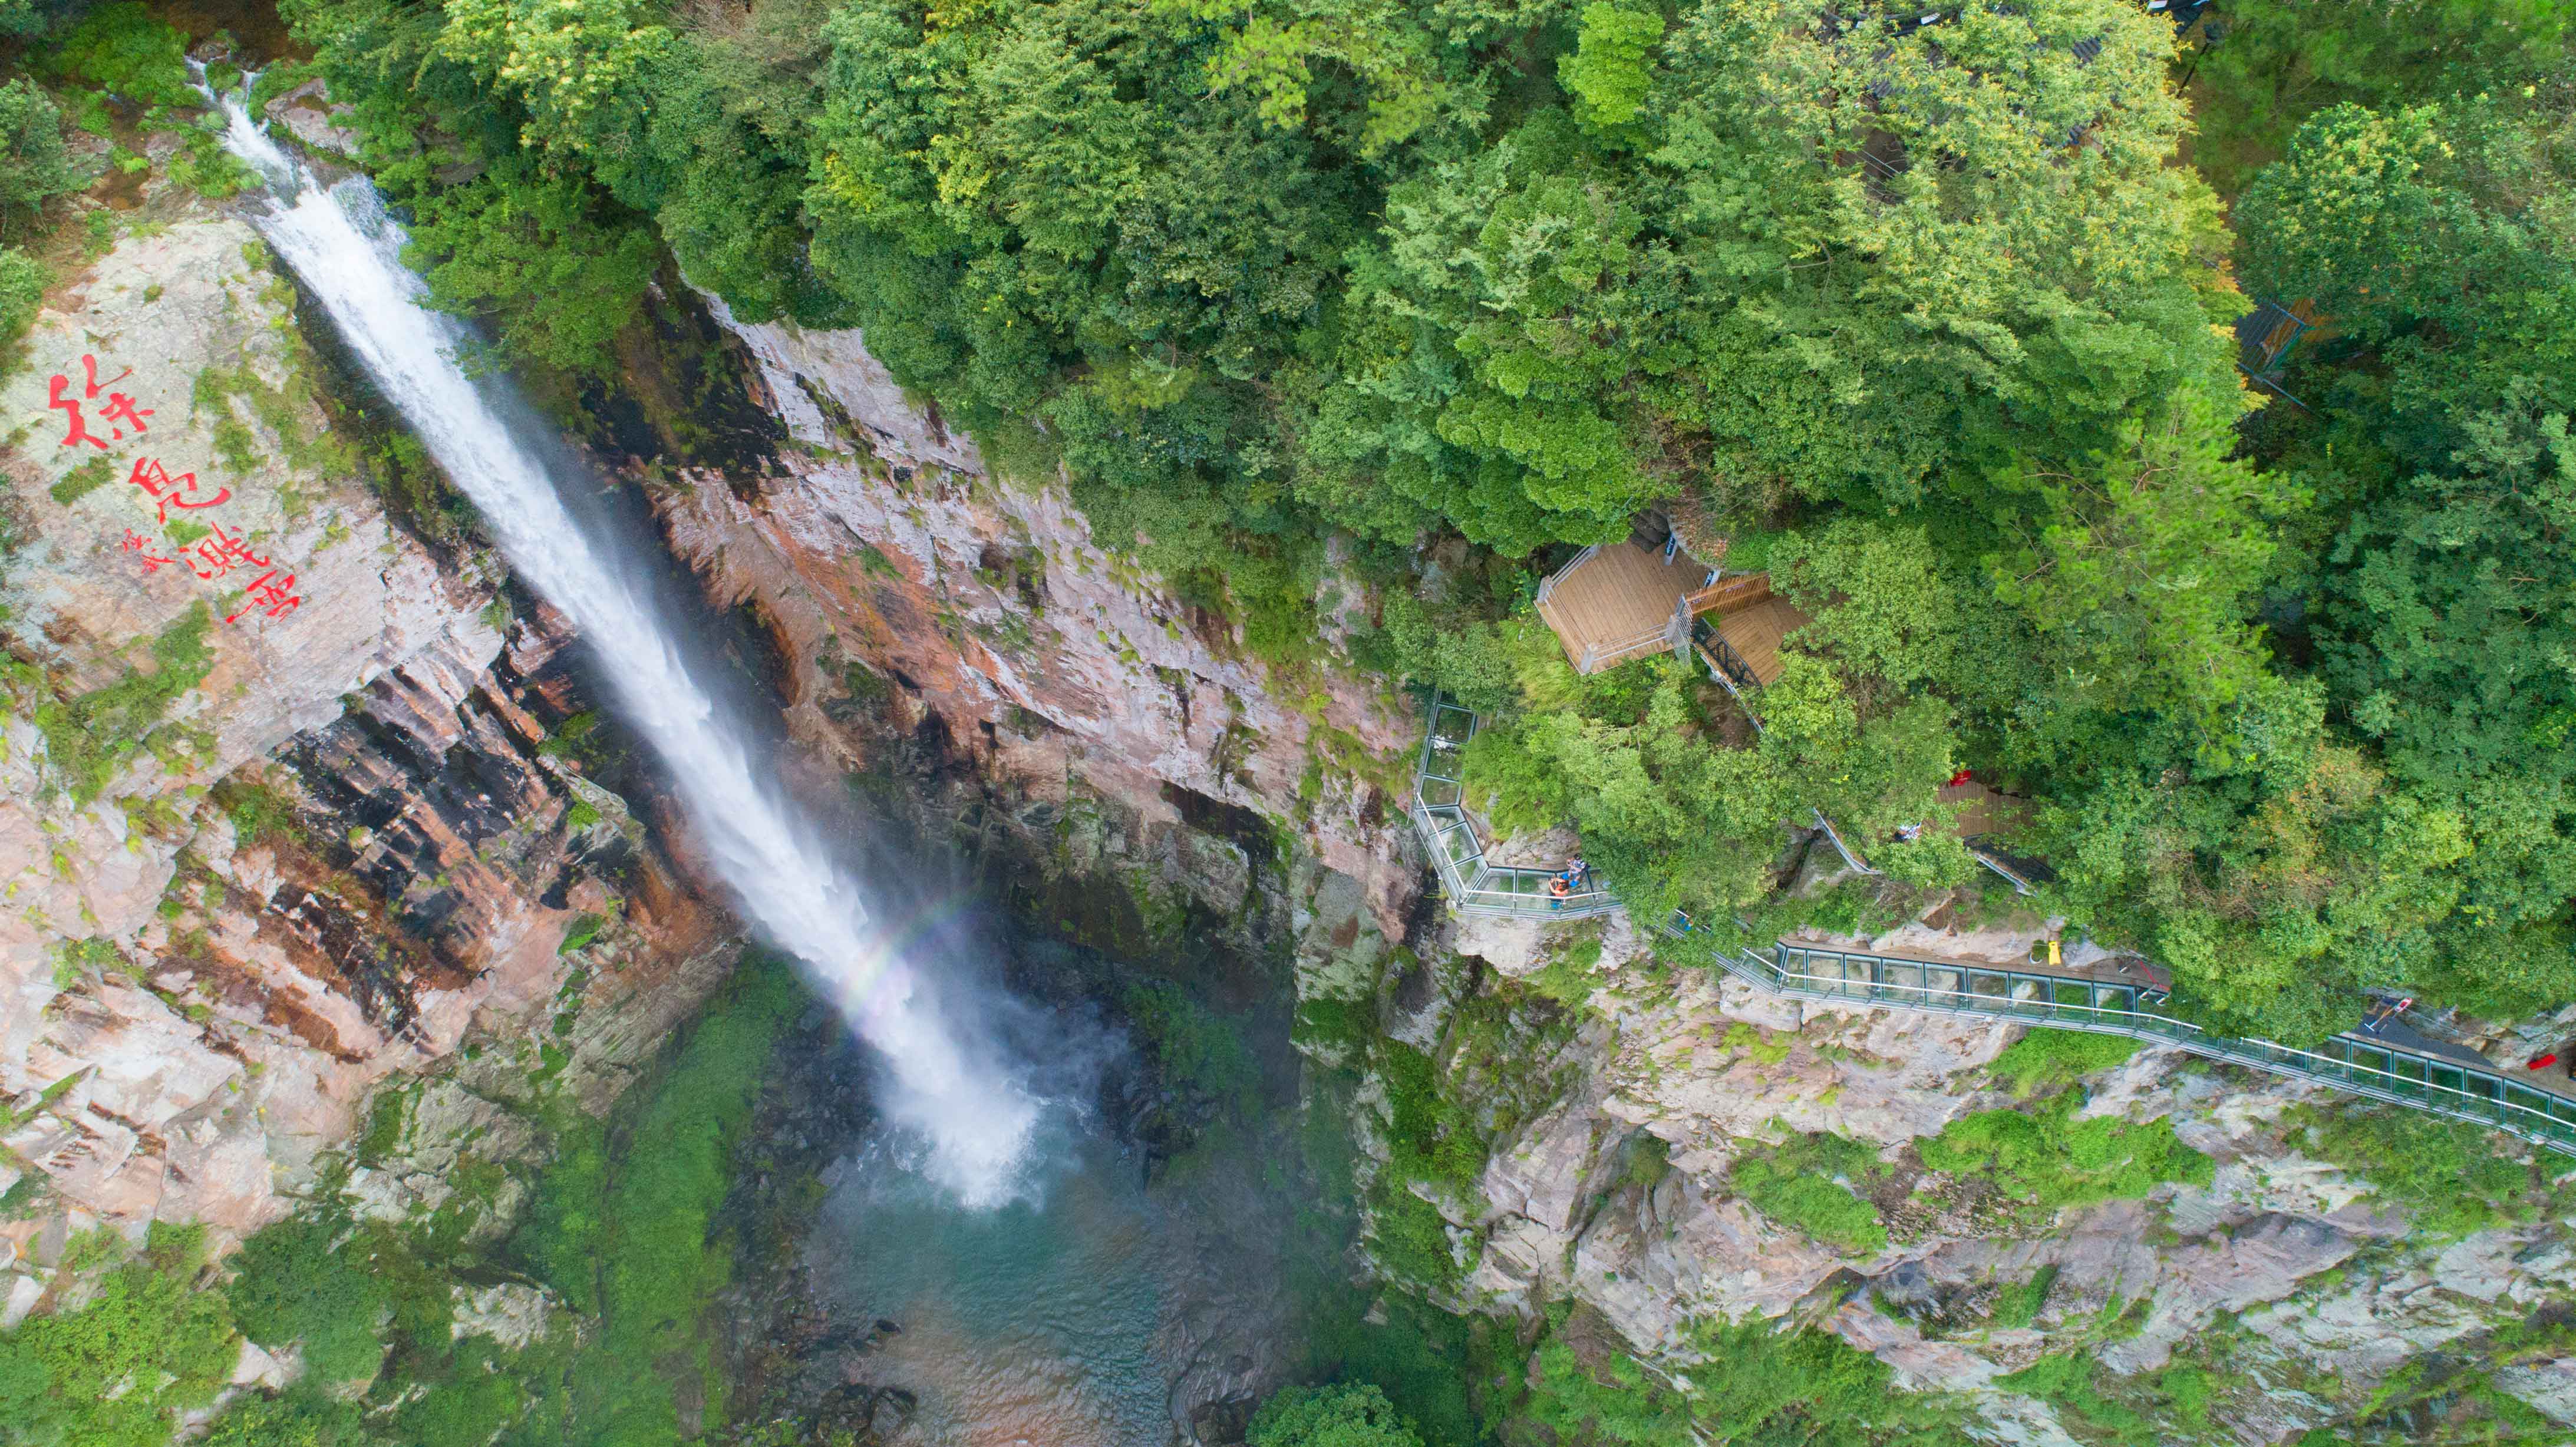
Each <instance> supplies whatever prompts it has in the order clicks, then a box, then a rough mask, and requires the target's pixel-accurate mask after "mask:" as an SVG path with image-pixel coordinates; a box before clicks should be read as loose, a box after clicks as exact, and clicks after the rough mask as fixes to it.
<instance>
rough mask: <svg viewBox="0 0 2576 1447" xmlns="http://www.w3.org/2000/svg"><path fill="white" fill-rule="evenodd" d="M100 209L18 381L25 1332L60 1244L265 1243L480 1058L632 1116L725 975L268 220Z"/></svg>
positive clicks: (13, 748)
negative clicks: (319, 319)
mask: <svg viewBox="0 0 2576 1447" xmlns="http://www.w3.org/2000/svg"><path fill="white" fill-rule="evenodd" d="M156 144H157V142H156ZM101 214H105V215H109V216H111V217H113V218H114V219H116V220H118V222H119V227H118V229H120V230H121V231H122V233H123V234H122V239H120V240H118V241H117V242H116V243H115V244H114V245H113V247H112V248H110V249H108V250H106V251H105V252H104V254H102V255H99V256H98V257H96V259H95V260H94V261H92V262H91V263H90V264H88V265H87V266H86V267H85V268H84V269H83V270H81V271H80V272H79V273H77V274H76V275H74V276H72V277H70V278H69V279H68V280H67V281H66V282H65V283H64V284H63V285H62V286H61V287H59V288H58V289H57V290H56V292H55V293H54V294H53V295H51V296H49V297H48V298H47V304H46V307H45V310H44V312H43V313H42V315H41V316H40V317H39V318H38V320H37V322H36V325H35V328H34V331H33V333H32V334H31V335H30V337H29V338H28V339H27V341H26V343H25V344H24V351H23V353H22V356H23V361H22V363H21V364H20V365H18V366H17V367H15V368H14V369H12V370H10V371H9V372H8V373H7V374H6V375H5V377H0V429H5V433H4V434H0V435H5V437H6V446H5V448H0V475H4V476H5V483H6V486H5V491H0V519H5V523H6V527H5V529H0V541H5V551H0V645H5V649H6V655H7V658H6V683H5V702H6V714H5V717H0V898H5V900H6V908H5V909H0V1097H5V1099H6V1109H5V1111H0V1147H5V1151H0V1191H5V1195H0V1217H5V1218H6V1219H5V1220H0V1265H6V1266H10V1267H12V1268H14V1269H15V1274H13V1275H12V1276H11V1277H10V1278H9V1281H8V1282H6V1283H0V1286H5V1288H6V1289H5V1297H6V1301H7V1304H8V1313H9V1317H10V1319H12V1320H14V1319H15V1316H16V1315H20V1314H23V1313H24V1312H25V1311H26V1310H27V1309H28V1308H29V1307H31V1306H32V1305H33V1304H34V1303H35V1301H36V1300H38V1299H39V1297H40V1296H41V1294H42V1291H43V1289H44V1283H45V1281H46V1280H47V1279H48V1277H49V1275H50V1270H49V1268H50V1267H51V1265H52V1263H53V1262H54V1261H55V1260H56V1259H57V1258H58V1254H59V1252H60V1251H61V1249H62V1247H63V1244H64V1242H65V1240H66V1239H67V1238H68V1236H69V1235H71V1234H72V1233H74V1232H78V1231H82V1230H86V1229H89V1228H91V1227H93V1226H106V1227H109V1228H112V1229H116V1230H118V1231H121V1232H123V1233H125V1234H127V1235H129V1236H137V1237H139V1236H140V1234H141V1233H142V1231H143V1229H144V1227H145V1226H146V1225H147V1224H148V1223H150V1222H152V1221H155V1220H162V1221H188V1220H195V1221H202V1222H205V1223H206V1224H207V1225H209V1226H210V1227H211V1228H212V1229H213V1230H214V1232H215V1235H216V1239H217V1241H218V1243H221V1242H224V1241H228V1240H230V1239H233V1238H237V1237H238V1236H240V1235H241V1234H244V1233H247V1232H248V1231H251V1230H253V1229H256V1228H257V1227H258V1226H260V1225H262V1224H265V1223H266V1222H268V1221H270V1220H272V1219H274V1218H276V1217H277V1216H278V1215H280V1214H282V1213H283V1212H284V1211H285V1210H286V1209H287V1206H288V1203H289V1201H290V1200H291V1198H292V1197H293V1196H294V1194H295V1193H296V1192H298V1191H299V1190H301V1189H302V1188H303V1187H304V1186H305V1185H306V1184H307V1183H308V1182H309V1181H310V1180H311V1178H312V1173H313V1170H314V1168H315V1163H316V1159H317V1157H318V1156H319V1155H320V1154H321V1153H322V1152H324V1151H326V1150H329V1149H332V1148H334V1147H338V1146H340V1145H342V1144H344V1143H345V1142H347V1141H348V1140H349V1138H350V1137H351V1136H352V1134H353V1133H354V1132H355V1131H356V1130H357V1129H358V1127H359V1125H360V1123H361V1113H362V1111H363V1110H364V1108H365V1104H366V1102H367V1100H368V1097H369V1094H370V1092H371V1091H372V1090H373V1089H374V1088H375V1087H376V1086H377V1085H378V1084H379V1083H381V1082H383V1081H386V1080H387V1079H388V1078H392V1077H397V1076H401V1075H404V1074H407V1073H410V1072H416V1071H419V1070H422V1069H424V1068H425V1067H428V1066H430V1065H433V1064H437V1063H441V1062H447V1061H451V1060H453V1059H454V1058H455V1057H456V1056H457V1055H458V1053H459V1051H460V1048H461V1047H462V1046H464V1045H465V1044H466V1042H467V1041H468V1040H469V1037H472V1038H475V1039H482V1040H496V1041H501V1042H505V1043H509V1044H511V1046H512V1048H510V1049H506V1050H500V1051H494V1052H491V1053H489V1054H487V1055H486V1057H485V1061H484V1063H483V1064H482V1065H480V1066H478V1070H479V1071H480V1072H481V1073H482V1074H483V1075H484V1076H486V1077H493V1078H491V1079H488V1080H487V1081H486V1082H485V1084H484V1086H483V1088H484V1089H486V1090H487V1091H496V1092H506V1091H507V1090H508V1089H509V1088H510V1087H509V1084H508V1082H507V1081H505V1080H501V1079H499V1078H498V1076H499V1075H500V1074H506V1073H508V1072H510V1071H515V1072H517V1074H518V1075H519V1076H521V1077H525V1076H528V1075H530V1074H533V1073H538V1072H543V1073H544V1074H545V1075H546V1076H547V1077H548V1078H553V1077H564V1078H566V1079H567V1080H568V1082H569V1083H571V1084H572V1085H573V1086H574V1087H575V1088H576V1089H577V1090H579V1091H582V1092H585V1093H587V1094H588V1095H590V1096H591V1097H592V1098H594V1099H596V1098H600V1097H604V1096H605V1095H607V1094H609V1093H612V1092H613V1090H614V1089H615V1087H616V1085H617V1083H618V1081H619V1079H620V1078H621V1074H622V1072H623V1071H624V1070H625V1068H626V1067H627V1066H628V1065H630V1064H632V1063H633V1062H634V1061H636V1060H638V1059H640V1058H641V1056H642V1055H643V1054H644V1053H645V1052H647V1051H649V1050H650V1049H651V1048H652V1047H653V1045H654V1044H656V1043H657V1042H658V1041H659V1039H660V1038H661V1037H662V1035H663V1034H664V1033H666V1032H667V1030H668V1028H669V1027H670V1025H671V1024H672V1023H674V1022H675V1021H676V1020H677V1019H678V1018H680V1017H681V1016H682V1015H684V1014H685V1013H686V1012H687V1011H688V1010H689V1009H690V1008H691V1007H692V1006H693V1005H694V1003H695V1001H696V1000H697V999H698V998H699V997H700V996H701V995H702V994H703V992H704V990H705V989H706V988H708V987H709V986H711V984H712V982H713V981H714V980H715V979H716V978H718V977H720V976H721V974H722V972H723V970H724V968H725V967H726V965H727V963H728V962H729V960H730V958H731V956H730V953H729V950H730V946H729V945H728V944H727V943H726V942H725V941H726V935H727V933H728V931H729V926H728V924H727V922H726V921H725V920H724V918H723V917H722V915H721V914H720V913H719V912H717V911H714V910H711V909H709V908H708V907H707V906H706V905H704V904H702V903H700V902H699V900H698V898H697V896H696V893H695V892H694V890H692V889H691V888H690V887H689V886H688V885H687V884H686V882H685V877H684V875H683V874H682V873H681V872H680V871H679V870H678V869H677V868H676V867H675V866H674V865H673V864H672V862H671V861H670V860H669V859H668V858H667V857H666V856H665V854H664V853H663V851H662V848H661V846H660V845H659V844H658V843H657V842H656V841H657V839H659V838H660V837H661V833H660V831H656V830H651V829H647V828H645V827H643V825H642V824H640V823H639V822H638V821H637V820H636V819H635V818H634V817H633V816H632V815H631V814H630V811H629V810H628V808H627V806H626V804H625V803H624V801H623V800H622V799H621V798H620V796H619V795H618V794H616V793H613V792H611V791H609V790H608V789H605V788H602V787H600V785H599V784H598V783H597V782H595V781H593V780H592V779H590V778H588V777H586V776H585V773H584V771H583V767H582V765H581V764H580V762H579V761H578V760H577V759H576V758H575V757H573V756H572V755H570V754H567V753H564V752H562V751H561V750H560V748H559V747H558V746H557V745H555V744H552V743H550V742H549V733H550V730H551V729H552V728H553V727H554V726H555V725H556V724H558V723H559V722H561V721H563V720H565V719H566V718H569V717H573V716H575V715H577V714H578V713H580V711H581V710H582V709H583V708H584V707H585V705H584V704H583V703H582V701H581V696H580V695H581V684H580V681H579V679H578V677H577V675H576V673H575V670H574V667H573V661H572V658H571V656H570V653H569V651H568V650H567V648H566V646H565V645H566V642H567V639H566V635H565V631H564V629H563V628H562V626H561V625H560V623H559V621H557V620H554V619H552V618H549V617H543V616H539V617H533V618H514V617H513V616H512V613H511V610H510V609H509V607H508V606H507V605H506V604H505V603H502V602H499V601H496V598H495V593H494V586H493V584H494V581H495V580H497V578H498V577H499V576H500V570H499V569H498V568H497V567H496V566H495V565H494V563H493V562H492V560H490V559H488V558H484V557H478V556H475V555H474V554H472V553H471V551H470V550H467V549H464V548H462V547H459V546H453V545H451V546H448V547H445V548H444V549H441V548H437V547H433V546H430V545H426V544H424V543H423V542H422V541H421V540H420V538H419V537H417V536H415V535H414V533H413V532H412V531H409V530H407V529H406V528H405V527H404V526H402V525H401V524H399V523H398V522H397V521H396V520H395V519H393V518H391V517H389V516H388V514H387V510H386V507H385V505H384V504H383V503H382V502H381V501H380V499H379V495H378V492H377V490H376V488H375V487H373V486H371V485H370V484H369V483H368V482H367V481H366V480H365V479H366V476H367V475H368V474H369V472H370V468H371V466H372V464H370V465H362V457H361V453H362V451H363V450H364V449H365V448H366V447H367V446H368V445H370V444H371V442H372V441H373V439H371V438H370V437H368V436H367V435H366V434H365V433H364V432H363V431H360V432H351V431H350V430H348V429H347V428H346V427H342V426H339V425H336V424H335V418H339V417H344V416H346V415H348V413H349V412H350V411H351V410H353V409H354V410H362V409H363V408H364V406H365V399H364V398H363V397H359V398H356V399H355V400H354V401H353V402H352V403H350V404H348V405H347V406H344V407H343V408H342V410H341V411H339V412H334V411H333V410H331V409H330V408H328V407H326V406H325V401H326V399H327V398H329V397H331V396H334V395H337V394H338V393H340V392H345V390H346V386H347V381H348V379H346V378H339V377H335V376H334V375H332V374H331V372H330V369H329V366H328V364H327V362H326V360H325V359H324V358H323V357H322V356H319V355H317V354H316V352H315V350H314V348H313V347H312V346H311V345H309V344H308V342H307V340H306V334H305V333H304V332H303V331H302V330H301V329H300V326H299V322H298V317H297V299H296V294H295V292H294V289H293V287H292V285H291V284H290V282H289V281H288V280H287V279H286V278H284V277H282V276H281V275H279V274H278V272H277V271H276V270H275V269H273V268H272V267H271V266H270V265H269V263H268V260H267V257H266V254H265V252H264V249H263V248H262V247H261V246H260V245H259V243H258V241H257V239H256V237H255V236H254V234H253V232H252V231H251V230H250V228H249V227H247V226H246V225H244V224H242V223H241V222H240V221H238V220H235V219H231V218H229V217H227V216H225V215H224V214H222V213H220V212H219V211H218V210H217V209H216V208H214V207H212V206H209V205H208V204H206V203H204V202H202V201H200V200H197V199H195V198H193V197H191V196H189V195H188V194H187V193H184V192H180V191H177V190H176V189H175V188H170V187H167V186H158V185H156V186H152V187H148V188H147V189H146V191H145V192H144V193H143V196H142V198H141V204H140V206H139V207H138V208H137V209H136V210H134V211H132V212H130V213H126V214H125V215H123V216H121V217H117V216H115V213H101ZM639 797H642V796H641V795H639ZM576 923H580V924H581V925H582V929H583V933H584V935H585V936H587V938H588V942H587V943H586V944H584V945H583V946H582V947H581V948H578V949H574V950H571V951H569V952H567V951H566V950H565V949H563V946H564V944H565V942H566V938H567V932H568V930H571V929H572V928H573V927H574V926H575V925H576ZM549 1022H552V1023H553V1024H554V1025H555V1026H556V1027H557V1028H556V1029H555V1030H554V1031H553V1032H551V1033H549V1032H547V1031H546V1030H545V1029H544V1028H543V1027H545V1026H546V1025H547V1024H548V1023H549ZM540 1040H543V1041H544V1042H545V1043H544V1045H543V1047H541V1046H540V1044H539V1041H540ZM549 1049H550V1050H553V1051H555V1052H558V1053H559V1054H560V1056H561V1058H560V1059H551V1058H547V1057H545V1055H544V1051H545V1050H549Z"/></svg>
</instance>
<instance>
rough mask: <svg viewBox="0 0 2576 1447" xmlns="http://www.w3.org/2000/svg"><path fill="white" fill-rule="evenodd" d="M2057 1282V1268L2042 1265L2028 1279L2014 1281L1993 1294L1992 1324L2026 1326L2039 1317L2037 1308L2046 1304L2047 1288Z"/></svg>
mask: <svg viewBox="0 0 2576 1447" xmlns="http://www.w3.org/2000/svg"><path fill="white" fill-rule="evenodd" d="M2056 1284H2057V1268H2056V1267H2054V1266H2043V1267H2041V1268H2039V1270H2038V1271H2036V1272H2034V1273H2033V1274H2032V1275H2031V1278H2030V1279H2029V1280H2028V1281H2016V1282H2014V1283H2013V1284H2012V1285H2010V1286H2007V1287H2005V1288H2004V1289H2003V1290H2002V1291H2000V1292H1997V1293H1996V1294H1995V1310H1994V1317H1993V1320H1994V1324H1995V1325H1997V1326H2004V1327H2021V1326H2028V1325H2030V1324H2031V1323H2032V1322H2034V1321H2037V1320H2038V1319H2039V1309H2040V1308H2041V1307H2043V1306H2046V1305H2047V1304H2048V1289H2049V1288H2050V1287H2052V1286H2055V1285H2056Z"/></svg>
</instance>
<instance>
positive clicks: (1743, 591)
mask: <svg viewBox="0 0 2576 1447" xmlns="http://www.w3.org/2000/svg"><path fill="white" fill-rule="evenodd" d="M1769 601H1771V575H1770V574H1769V573H1737V574H1735V575H1733V576H1731V577H1725V578H1720V579H1718V580H1717V581H1716V582H1714V583H1711V584H1709V585H1708V586H1707V587H1705V588H1702V589H1700V590H1699V591H1698V592H1695V593H1691V594H1688V595H1685V596H1684V597H1683V599H1682V606H1683V607H1685V608H1688V609H1689V610H1690V615H1691V616H1692V617H1694V618H1696V617H1698V616H1699V615H1701V614H1702V613H1719V614H1725V613H1735V612H1740V611H1742V610H1743V609H1746V608H1750V607H1752V606H1753V605H1754V604H1756V603H1767V602H1769Z"/></svg>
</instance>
